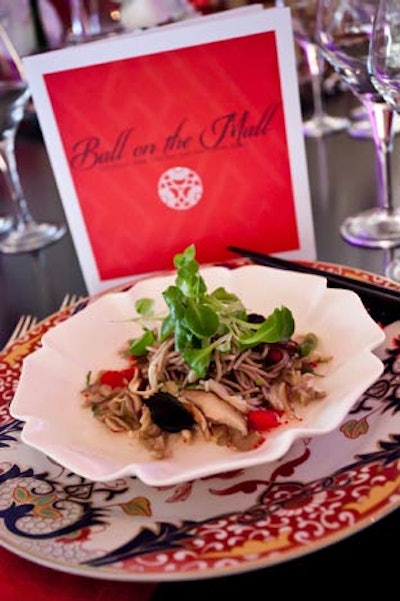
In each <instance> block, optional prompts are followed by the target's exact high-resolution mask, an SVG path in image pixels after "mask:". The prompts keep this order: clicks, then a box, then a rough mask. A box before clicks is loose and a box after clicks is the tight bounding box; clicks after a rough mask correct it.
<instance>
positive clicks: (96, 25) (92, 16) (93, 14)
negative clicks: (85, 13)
mask: <svg viewBox="0 0 400 601" xmlns="http://www.w3.org/2000/svg"><path fill="white" fill-rule="evenodd" d="M89 24H90V31H91V33H92V34H99V33H100V32H101V23H100V13H99V0H90V2H89Z"/></svg>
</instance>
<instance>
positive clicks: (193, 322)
mask: <svg viewBox="0 0 400 601" xmlns="http://www.w3.org/2000/svg"><path fill="white" fill-rule="evenodd" d="M184 319H185V324H186V326H187V328H188V329H189V330H190V331H191V332H193V334H195V335H196V336H197V337H198V338H211V336H214V334H215V333H216V332H217V330H218V326H219V318H218V315H217V314H216V312H215V311H213V309H211V308H210V307H208V306H207V305H202V304H200V303H196V302H195V301H193V300H189V302H188V305H187V307H186V310H185V318H184Z"/></svg>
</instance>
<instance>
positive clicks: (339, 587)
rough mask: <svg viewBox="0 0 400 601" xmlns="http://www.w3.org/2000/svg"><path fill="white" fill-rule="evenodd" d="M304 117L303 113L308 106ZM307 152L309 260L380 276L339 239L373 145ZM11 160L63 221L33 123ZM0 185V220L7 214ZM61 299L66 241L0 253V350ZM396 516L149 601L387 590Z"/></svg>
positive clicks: (367, 195) (380, 254) (334, 107)
mask: <svg viewBox="0 0 400 601" xmlns="http://www.w3.org/2000/svg"><path fill="white" fill-rule="evenodd" d="M353 106H355V101H354V98H353V97H352V96H349V95H348V94H342V95H340V96H336V97H332V98H329V99H328V100H327V108H328V110H329V112H330V113H331V114H338V115H348V113H349V110H350V109H351V108H352V107H353ZM304 110H305V112H306V111H307V110H308V108H307V106H305V108H304ZM399 142H400V136H397V137H396V141H395V148H394V156H393V172H394V191H395V202H396V204H399V198H398V197H399V194H400V169H398V168H397V167H398V165H399V164H400V148H398V144H399ZM306 152H307V160H308V167H309V179H310V188H311V197H312V209H313V215H314V222H315V236H316V245H317V258H318V259H319V260H321V261H327V262H332V263H339V264H342V265H349V266H352V267H356V268H361V269H364V270H367V271H371V272H376V273H379V274H384V270H385V265H386V262H387V261H388V259H390V258H391V256H388V253H387V251H386V252H385V251H378V250H370V249H368V250H367V249H363V248H358V247H355V246H351V245H349V244H347V243H346V242H344V241H343V240H342V238H341V236H340V233H339V226H340V223H341V222H342V221H343V220H344V218H345V217H346V216H348V215H349V214H351V213H354V212H358V211H360V210H363V209H367V208H370V207H373V206H375V205H376V180H375V164H374V147H373V142H372V141H371V140H370V139H364V140H360V139H355V138H351V137H350V136H349V135H348V134H347V133H337V134H333V135H330V136H327V137H325V138H324V139H322V140H315V139H307V140H306ZM17 160H18V164H19V167H20V172H21V179H22V184H23V186H24V189H25V193H26V197H27V200H28V202H29V205H30V208H31V211H32V213H33V216H34V218H35V219H36V220H38V221H42V220H48V221H58V220H61V221H65V216H64V212H63V208H62V204H61V202H60V198H59V194H58V190H57V186H56V184H55V180H54V177H53V174H52V171H51V168H50V164H49V161H48V156H47V152H46V149H45V146H44V144H43V140H42V138H41V136H40V131H39V129H38V127H36V126H35V122H28V123H25V124H24V125H23V127H22V128H21V130H20V132H19V135H18V139H17ZM1 186H2V184H0V215H1V214H5V213H9V212H10V210H11V207H10V206H9V205H8V204H7V201H6V200H5V198H4V189H2V187H1ZM227 243H229V241H227ZM67 293H75V294H78V295H86V288H85V284H84V281H83V278H82V275H81V272H80V268H79V263H78V260H77V257H76V254H75V251H74V247H73V243H72V240H71V238H70V236H69V234H67V235H66V236H65V237H64V238H63V239H62V240H60V241H59V242H57V243H55V244H53V245H51V246H49V247H47V248H45V249H43V250H41V251H38V252H34V253H25V254H20V255H15V256H12V255H0V348H1V347H2V346H3V345H4V343H5V342H6V341H7V339H8V337H9V335H10V334H11V332H12V330H13V328H14V326H15V324H16V322H17V321H18V319H19V317H20V316H21V314H33V315H36V316H37V317H38V318H39V319H41V318H44V317H46V316H47V315H49V314H51V313H54V312H55V311H57V309H58V308H59V306H60V304H61V302H62V300H63V298H64V296H65V294H67ZM399 515H400V514H399V511H398V510H397V511H395V512H392V513H390V514H389V515H388V516H386V517H385V518H383V519H381V520H379V521H378V522H377V523H375V524H371V526H370V527H368V528H366V529H364V530H362V531H361V532H360V533H358V534H354V535H352V536H351V537H349V538H348V539H346V540H343V541H341V542H338V543H336V544H334V545H331V546H330V547H327V548H325V549H323V550H322V551H318V552H315V553H311V554H309V555H304V556H302V557H300V558H298V559H293V560H290V561H289V562H284V563H282V564H278V565H276V566H272V567H268V568H265V569H262V570H257V571H253V572H248V573H245V574H242V575H237V576H233V577H232V576H231V577H229V578H216V579H205V580H201V579H200V580H197V581H185V582H176V583H173V582H171V583H163V584H162V585H161V586H160V587H159V588H158V589H157V592H156V593H155V596H154V600H155V601H163V600H164V599H167V598H168V599H169V600H170V599H172V598H174V597H175V598H183V597H186V596H187V595H190V596H191V597H192V598H195V599H197V598H200V596H201V598H203V597H204V595H206V594H207V593H209V592H213V594H214V596H215V598H216V597H217V596H218V594H219V593H221V594H222V595H226V594H229V593H230V592H232V594H233V593H234V592H235V588H237V587H239V586H245V587H246V586H247V587H249V589H250V587H254V586H255V587H257V589H256V591H255V592H254V594H257V595H259V594H260V593H261V592H265V594H266V595H267V594H268V593H269V592H270V591H271V587H272V590H274V591H275V590H279V591H282V592H283V593H285V592H286V593H288V592H296V593H299V592H300V593H304V594H307V595H308V596H309V597H311V598H312V597H313V596H315V597H316V596H317V594H318V597H320V596H321V595H324V594H325V591H329V592H330V593H331V594H332V593H338V594H339V593H342V594H343V593H345V592H346V593H354V594H355V593H357V594H360V593H362V592H363V591H365V592H368V591H369V590H370V587H371V586H373V585H374V584H379V590H380V593H381V594H384V593H385V591H387V592H388V593H389V592H391V591H392V584H393V583H392V580H391V577H392V574H393V569H394V568H395V566H396V567H397V563H398V560H397V551H396V548H397V547H396V543H397V542H398V536H399V534H400V528H399V526H400V522H399ZM317 574H318V578H317V577H316V575H317ZM278 586H279V589H278V588H277V587H278ZM242 590H246V589H242Z"/></svg>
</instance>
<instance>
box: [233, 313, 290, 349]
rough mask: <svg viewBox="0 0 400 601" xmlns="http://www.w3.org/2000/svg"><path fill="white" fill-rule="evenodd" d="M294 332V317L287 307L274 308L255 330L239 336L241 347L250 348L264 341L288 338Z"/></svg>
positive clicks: (278, 340) (280, 340) (277, 340)
mask: <svg viewBox="0 0 400 601" xmlns="http://www.w3.org/2000/svg"><path fill="white" fill-rule="evenodd" d="M293 332H294V319H293V315H292V313H291V311H290V310H289V309H288V308H287V307H280V308H276V309H275V310H274V311H273V312H272V313H271V315H269V316H268V317H267V319H266V320H265V321H263V322H262V323H261V324H260V325H259V327H258V328H257V330H256V331H254V332H251V333H248V334H243V335H241V336H240V339H239V344H240V347H241V348H250V347H252V346H255V345H256V344H259V343H262V342H265V343H268V342H282V341H286V340H289V338H290V337H291V336H292V334H293Z"/></svg>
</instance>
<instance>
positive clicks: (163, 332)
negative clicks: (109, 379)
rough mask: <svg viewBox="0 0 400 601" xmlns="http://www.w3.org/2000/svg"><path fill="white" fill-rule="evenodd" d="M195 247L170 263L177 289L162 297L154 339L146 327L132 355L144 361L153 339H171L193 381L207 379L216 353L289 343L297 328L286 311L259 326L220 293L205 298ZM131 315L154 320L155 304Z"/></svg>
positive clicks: (140, 304)
mask: <svg viewBox="0 0 400 601" xmlns="http://www.w3.org/2000/svg"><path fill="white" fill-rule="evenodd" d="M195 255H196V249H195V246H194V244H191V245H190V246H188V247H187V248H186V249H185V250H184V251H183V252H182V253H178V254H176V255H175V257H174V266H175V267H176V269H177V275H176V279H175V285H173V286H169V287H168V288H167V289H166V290H164V292H163V293H162V295H163V298H164V300H165V302H166V304H167V308H168V313H167V315H166V317H164V318H163V319H162V322H161V327H160V329H159V332H158V333H155V331H153V330H151V329H150V328H148V327H144V328H143V335H142V336H141V337H139V338H136V339H135V340H132V341H131V342H130V347H129V352H130V354H131V355H135V356H142V355H144V354H145V353H146V349H147V348H148V346H151V345H152V344H153V343H154V341H155V340H156V339H157V337H158V340H159V341H160V342H162V341H164V340H166V339H167V338H169V337H170V336H174V340H175V350H176V351H178V352H180V353H181V355H182V357H183V358H184V360H185V361H186V363H187V364H188V365H189V367H190V369H191V370H192V371H193V372H194V373H195V375H196V377H197V378H203V377H205V376H206V374H207V370H208V367H209V365H210V362H211V361H212V359H213V353H214V351H216V350H218V351H220V352H229V351H231V350H232V349H233V348H236V349H238V350H239V351H243V350H245V349H248V348H252V347H254V346H256V345H258V344H260V343H274V342H284V341H287V340H289V339H290V338H291V336H292V334H293V332H294V329H295V323H294V319H293V315H292V313H291V311H290V310H289V309H288V308H287V307H284V306H282V307H279V308H276V309H275V310H274V311H273V312H272V313H271V314H270V315H269V316H268V317H266V319H264V321H261V323H253V322H250V321H249V320H248V317H247V315H248V314H247V311H246V308H245V307H244V305H243V303H242V301H241V300H240V299H239V298H238V297H237V296H236V295H235V294H232V293H230V292H228V291H226V290H225V288H223V287H220V288H217V289H216V290H214V291H213V292H211V293H210V292H208V290H207V286H206V283H205V281H204V279H203V277H202V276H201V274H200V265H199V263H198V262H197V261H196V259H195ZM135 309H136V311H137V313H139V315H141V316H142V317H143V318H145V319H149V318H151V317H154V315H153V301H152V300H151V299H146V298H143V299H140V300H138V301H137V302H136V303H135Z"/></svg>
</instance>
